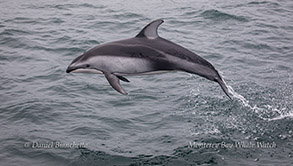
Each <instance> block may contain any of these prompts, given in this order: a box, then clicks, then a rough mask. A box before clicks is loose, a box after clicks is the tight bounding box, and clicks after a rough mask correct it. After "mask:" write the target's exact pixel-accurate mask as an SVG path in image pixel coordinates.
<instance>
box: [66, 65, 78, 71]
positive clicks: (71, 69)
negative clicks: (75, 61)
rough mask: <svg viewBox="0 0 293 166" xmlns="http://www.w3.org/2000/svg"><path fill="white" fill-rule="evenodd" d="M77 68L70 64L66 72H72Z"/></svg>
mask: <svg viewBox="0 0 293 166" xmlns="http://www.w3.org/2000/svg"><path fill="white" fill-rule="evenodd" d="M74 70H76V68H74V67H72V66H68V68H67V69H66V73H70V72H72V71H74Z"/></svg>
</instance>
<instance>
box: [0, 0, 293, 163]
mask: <svg viewBox="0 0 293 166" xmlns="http://www.w3.org/2000/svg"><path fill="white" fill-rule="evenodd" d="M0 9H1V10H0V71H1V74H0V103H1V104H0V126H1V128H0V161H1V165H5V166H10V165H16V166H18V165H39V166H41V165H44V166H47V165H97V166H108V165H109V166H110V165H117V166H118V165H119V166H120V165H121V166H122V165H123V166H126V165H131V166H135V165H173V166H181V165H231V166H234V165H260V166H262V165H266V166H267V165H272V166H274V165H280V166H281V165H282V166H283V165H292V164H293V157H292V155H293V80H292V78H293V67H292V64H293V43H292V41H293V19H292V15H293V2H292V1H291V0H280V1H274V0H263V1H252V0H243V1H233V0H226V1H220V0H215V1H208V0H197V1H191V0H183V1H175V0H173V1H171V0H170V1H168V0H159V1H156V0H147V1H146V0H143V1H134V0H124V1H94V0H83V1H74V0H66V1H57V0H50V1H32V0H27V1H20V0H11V1H4V0H1V1H0ZM159 18H161V19H164V20H165V23H164V24H162V25H161V26H160V28H159V34H160V36H162V37H163V38H166V39H168V40H171V41H173V42H175V43H178V44H180V45H182V46H184V47H186V48H188V49H190V50H191V51H193V52H195V53H197V54H198V55H200V56H202V57H203V58H205V59H207V60H208V61H209V62H211V63H212V64H213V65H214V66H215V68H216V69H217V70H219V71H220V72H221V73H222V75H223V76H224V78H225V80H226V83H227V84H228V85H229V87H230V90H231V92H232V93H233V100H229V99H228V98H227V97H226V96H225V94H224V93H223V92H222V90H221V88H220V87H219V86H218V85H217V84H216V83H214V82H211V81H208V80H206V79H204V78H201V77H199V76H197V75H191V74H187V73H184V72H172V73H166V74H160V75H144V76H131V77H127V78H128V79H129V80H130V81H131V82H130V83H124V82H122V86H123V87H124V89H125V90H126V91H127V92H128V93H129V95H127V96H124V95H120V94H119V93H117V92H116V91H115V90H113V89H112V88H111V87H110V86H109V84H108V82H107V81H106V79H105V78H104V76H103V75H93V74H67V73H66V72H65V70H66V68H67V66H68V65H69V64H70V62H71V61H72V60H73V59H74V58H75V57H77V56H79V55H81V54H82V53H83V52H84V51H86V50H88V49H90V48H92V47H94V46H96V45H98V44H101V43H105V42H109V41H114V40H120V39H126V38H130V37H133V36H135V35H136V34H137V33H138V32H139V31H140V30H141V28H143V27H144V26H145V25H146V24H148V23H149V22H151V21H153V20H156V19H159Z"/></svg>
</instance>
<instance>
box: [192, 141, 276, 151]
mask: <svg viewBox="0 0 293 166" xmlns="http://www.w3.org/2000/svg"><path fill="white" fill-rule="evenodd" d="M188 147H189V148H194V149H220V148H223V149H224V148H225V149H232V148H242V149H257V148H259V149H274V148H277V144H276V143H275V142H244V141H239V142H232V143H227V142H220V143H206V142H189V143H188Z"/></svg>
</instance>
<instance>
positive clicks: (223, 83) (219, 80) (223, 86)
mask: <svg viewBox="0 0 293 166" xmlns="http://www.w3.org/2000/svg"><path fill="white" fill-rule="evenodd" d="M217 74H218V77H215V81H216V82H217V83H219V85H220V86H221V88H222V90H223V91H224V92H225V94H226V95H227V96H228V97H229V98H230V99H231V100H232V98H231V96H230V95H229V90H228V88H227V85H226V83H225V81H224V79H223V78H222V77H221V76H220V74H219V73H218V72H217Z"/></svg>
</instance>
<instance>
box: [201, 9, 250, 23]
mask: <svg viewBox="0 0 293 166" xmlns="http://www.w3.org/2000/svg"><path fill="white" fill-rule="evenodd" d="M200 16H201V17H203V18H205V19H210V20H214V21H228V20H235V21H240V22H248V19H247V18H245V17H243V16H236V15H232V14H228V13H225V12H221V11H218V10H215V9H211V10H206V11H204V12H202V13H201V14H200Z"/></svg>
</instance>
